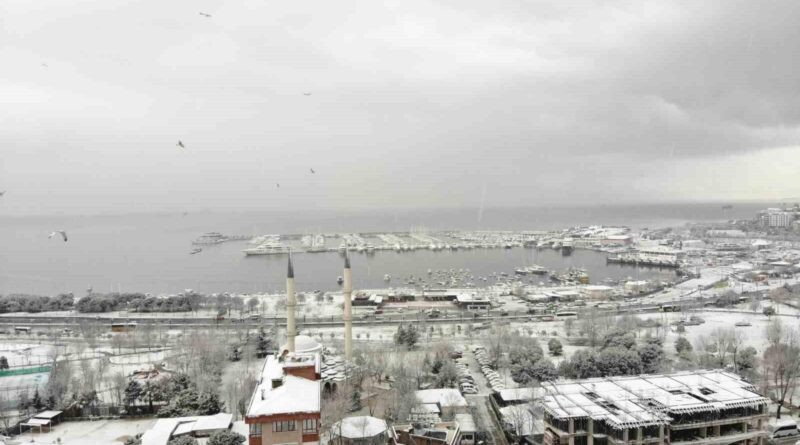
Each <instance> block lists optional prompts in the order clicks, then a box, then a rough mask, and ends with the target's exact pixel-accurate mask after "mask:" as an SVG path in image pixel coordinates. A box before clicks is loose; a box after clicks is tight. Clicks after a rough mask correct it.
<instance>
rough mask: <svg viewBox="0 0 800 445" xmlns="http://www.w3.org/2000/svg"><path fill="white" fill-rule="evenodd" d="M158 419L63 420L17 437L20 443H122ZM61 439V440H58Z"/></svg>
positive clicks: (78, 444) (146, 428) (84, 444)
mask: <svg viewBox="0 0 800 445" xmlns="http://www.w3.org/2000/svg"><path fill="white" fill-rule="evenodd" d="M156 420H157V419H134V420H95V421H80V422H63V423H61V424H58V425H56V426H54V427H53V430H52V431H51V432H44V433H39V432H38V431H37V432H26V433H25V434H22V435H20V436H18V437H16V439H19V440H20V443H24V444H31V445H52V444H55V443H60V444H61V445H88V444H109V445H121V444H124V443H125V440H126V439H128V438H129V437H133V436H135V435H137V434H142V433H144V432H145V431H147V430H148V429H150V427H151V426H153V424H154V423H155V422H156ZM59 439H61V442H58V440H59Z"/></svg>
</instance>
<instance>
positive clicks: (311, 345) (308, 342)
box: [281, 335, 322, 354]
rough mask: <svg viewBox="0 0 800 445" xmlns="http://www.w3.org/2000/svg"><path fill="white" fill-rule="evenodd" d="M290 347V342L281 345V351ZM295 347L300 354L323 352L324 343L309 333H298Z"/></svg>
mask: <svg viewBox="0 0 800 445" xmlns="http://www.w3.org/2000/svg"><path fill="white" fill-rule="evenodd" d="M288 349H289V345H288V344H284V345H283V346H281V352H283V351H286V350H288ZM294 349H295V352H296V353H298V354H303V353H314V352H322V344H320V342H318V341H316V340H314V339H313V338H311V337H309V336H308V335H298V336H296V337H295V338H294Z"/></svg>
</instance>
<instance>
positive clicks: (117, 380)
mask: <svg viewBox="0 0 800 445" xmlns="http://www.w3.org/2000/svg"><path fill="white" fill-rule="evenodd" d="M127 385H128V377H126V376H125V373H123V372H121V371H117V372H115V373H114V374H112V375H111V389H112V394H113V395H114V402H115V403H116V404H118V405H122V404H123V403H124V402H123V399H124V391H125V387H126V386H127Z"/></svg>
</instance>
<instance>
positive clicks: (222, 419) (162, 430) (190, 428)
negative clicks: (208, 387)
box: [142, 413, 233, 445]
mask: <svg viewBox="0 0 800 445" xmlns="http://www.w3.org/2000/svg"><path fill="white" fill-rule="evenodd" d="M232 419H233V415H232V414H226V413H219V414H214V415H213V416H189V417H171V418H168V419H158V420H157V421H156V423H155V424H154V425H153V426H152V427H151V428H150V429H149V430H147V431H145V433H144V434H143V435H142V445H167V443H168V442H169V441H170V440H172V439H174V438H176V437H181V436H189V437H208V436H210V435H212V434H214V433H216V432H217V431H225V430H228V429H230V428H231V424H232Z"/></svg>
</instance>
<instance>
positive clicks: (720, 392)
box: [542, 371, 769, 428]
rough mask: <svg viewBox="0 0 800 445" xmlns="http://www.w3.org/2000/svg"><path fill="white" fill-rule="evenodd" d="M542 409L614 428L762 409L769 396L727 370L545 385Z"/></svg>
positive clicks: (610, 378)
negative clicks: (676, 416)
mask: <svg viewBox="0 0 800 445" xmlns="http://www.w3.org/2000/svg"><path fill="white" fill-rule="evenodd" d="M542 387H543V388H544V390H545V396H544V397H543V399H542V405H543V408H544V410H545V411H546V412H547V413H548V414H550V415H551V416H553V417H555V418H560V419H569V418H581V417H590V418H592V419H593V420H603V421H605V422H606V423H608V424H609V425H610V426H612V427H615V428H635V427H640V426H650V425H658V424H664V423H668V422H669V421H670V420H671V418H670V417H669V415H670V414H691V413H700V412H708V411H718V410H721V409H728V408H739V407H758V406H760V405H763V404H766V403H768V402H769V401H768V399H766V398H764V397H762V396H761V395H759V394H757V393H756V392H755V388H754V387H753V385H751V384H750V383H748V382H745V381H744V380H742V379H741V378H740V377H739V376H737V375H735V374H732V373H729V372H725V371H687V372H680V373H675V374H663V375H661V374H654V375H642V376H625V377H607V378H596V379H586V380H572V381H564V382H557V383H543V384H542Z"/></svg>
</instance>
